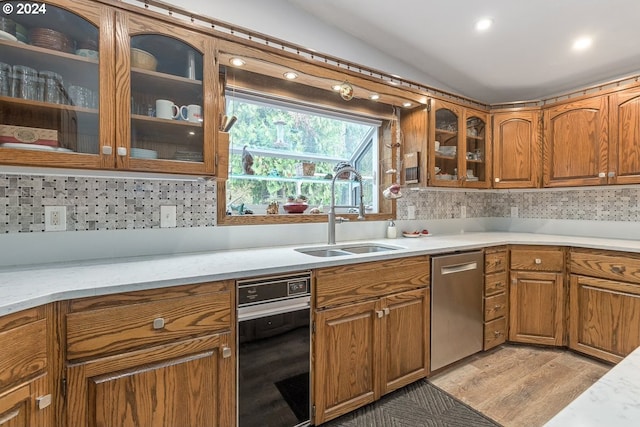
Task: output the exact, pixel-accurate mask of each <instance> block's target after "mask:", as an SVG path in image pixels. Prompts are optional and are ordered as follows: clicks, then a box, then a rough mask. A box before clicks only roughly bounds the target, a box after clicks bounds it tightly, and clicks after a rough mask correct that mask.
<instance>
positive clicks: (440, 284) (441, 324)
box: [431, 251, 484, 371]
mask: <svg viewBox="0 0 640 427" xmlns="http://www.w3.org/2000/svg"><path fill="white" fill-rule="evenodd" d="M483 273H484V258H483V255H482V251H476V252H462V253H456V254H451V255H443V256H435V257H433V258H432V262H431V280H432V283H431V370H432V371H434V370H436V369H439V368H442V367H444V366H447V365H449V364H451V363H453V362H456V361H458V360H460V359H463V358H465V357H467V356H470V355H472V354H474V353H477V352H478V351H481V350H482V341H483V337H482V334H483V323H482V322H483V315H484V313H483V307H482V304H483V301H482V286H483V280H482V278H483Z"/></svg>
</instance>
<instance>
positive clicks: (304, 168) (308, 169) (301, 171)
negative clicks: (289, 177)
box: [296, 162, 316, 176]
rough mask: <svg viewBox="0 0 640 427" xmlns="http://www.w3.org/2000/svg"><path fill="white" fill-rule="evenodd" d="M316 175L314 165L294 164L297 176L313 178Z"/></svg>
mask: <svg viewBox="0 0 640 427" xmlns="http://www.w3.org/2000/svg"><path fill="white" fill-rule="evenodd" d="M315 173H316V164H315V163H311V162H301V163H296V175H297V176H313V175H314V174H315Z"/></svg>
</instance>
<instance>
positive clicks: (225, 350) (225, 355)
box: [222, 347, 231, 359]
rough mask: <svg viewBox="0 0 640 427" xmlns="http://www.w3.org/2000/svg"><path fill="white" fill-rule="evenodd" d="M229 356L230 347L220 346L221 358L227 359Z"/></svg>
mask: <svg viewBox="0 0 640 427" xmlns="http://www.w3.org/2000/svg"><path fill="white" fill-rule="evenodd" d="M229 357H231V349H230V348H229V347H222V358H223V359H228V358H229Z"/></svg>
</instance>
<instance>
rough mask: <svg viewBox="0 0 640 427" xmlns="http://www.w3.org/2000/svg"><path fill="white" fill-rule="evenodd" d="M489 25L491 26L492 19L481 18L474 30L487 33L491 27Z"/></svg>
mask: <svg viewBox="0 0 640 427" xmlns="http://www.w3.org/2000/svg"><path fill="white" fill-rule="evenodd" d="M491 25H493V19H491V18H482V19H479V20H478V21H477V22H476V30H478V31H487V30H488V29H489V28H490V27H491Z"/></svg>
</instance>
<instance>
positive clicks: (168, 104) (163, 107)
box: [156, 99, 180, 120]
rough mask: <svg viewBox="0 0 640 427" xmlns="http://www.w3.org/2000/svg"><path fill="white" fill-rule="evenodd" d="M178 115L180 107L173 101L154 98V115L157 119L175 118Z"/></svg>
mask: <svg viewBox="0 0 640 427" xmlns="http://www.w3.org/2000/svg"><path fill="white" fill-rule="evenodd" d="M179 115H180V108H178V106H177V105H176V104H174V103H173V101H169V100H168V99H158V100H156V117H157V118H159V119H169V120H172V119H177V118H178V116H179Z"/></svg>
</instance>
